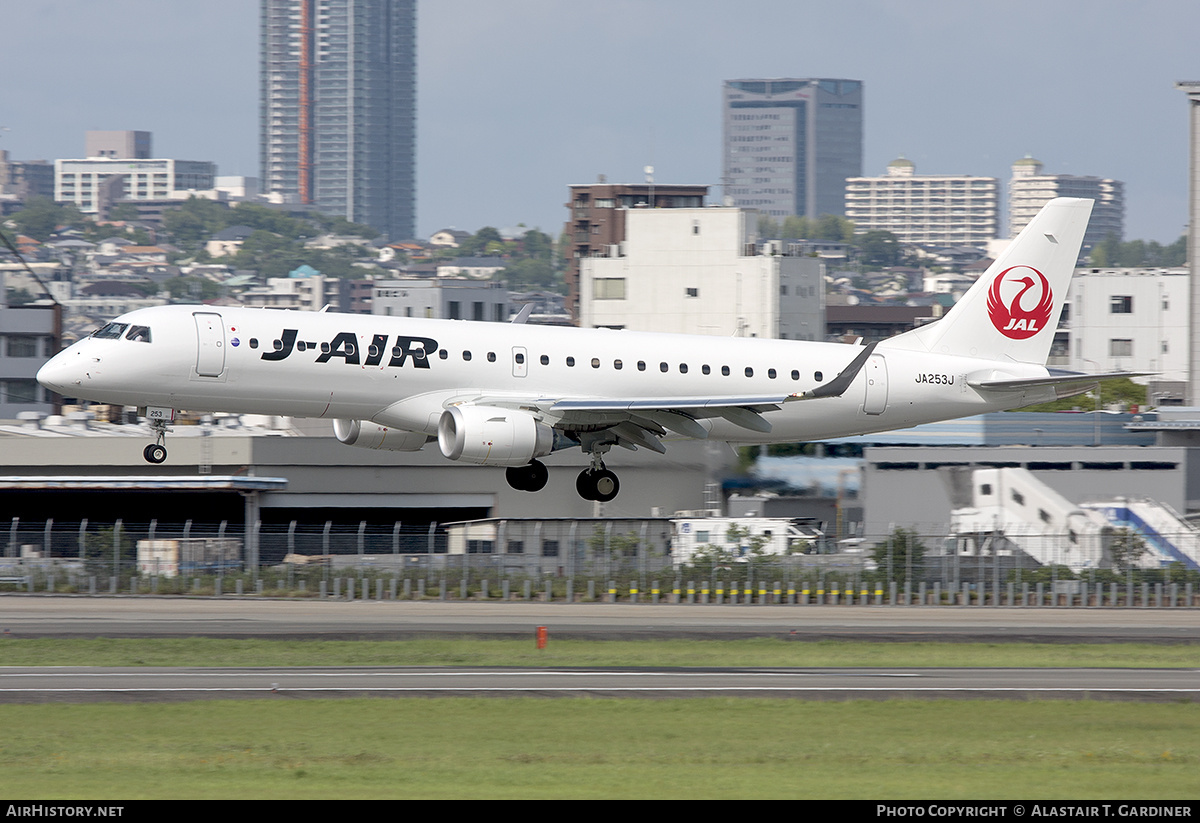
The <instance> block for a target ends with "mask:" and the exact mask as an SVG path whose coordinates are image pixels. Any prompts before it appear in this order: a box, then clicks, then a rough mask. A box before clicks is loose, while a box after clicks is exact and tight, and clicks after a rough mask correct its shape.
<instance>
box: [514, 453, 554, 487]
mask: <svg viewBox="0 0 1200 823" xmlns="http://www.w3.org/2000/svg"><path fill="white" fill-rule="evenodd" d="M504 479H505V480H507V481H508V485H510V486H512V487H513V488H514V489H516V490H517V491H522V492H540V491H541V490H542V489H544V488H545V487H546V481H547V480H549V479H550V472H548V471H547V470H546V465H545V464H544V463H542V461H540V460H531V461H530V462H529V465H527V466H510V467H509V468H507V469H505V470H504Z"/></svg>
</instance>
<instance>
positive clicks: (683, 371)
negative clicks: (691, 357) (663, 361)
mask: <svg viewBox="0 0 1200 823" xmlns="http://www.w3.org/2000/svg"><path fill="white" fill-rule="evenodd" d="M679 373H680V374H687V363H680V364H679Z"/></svg>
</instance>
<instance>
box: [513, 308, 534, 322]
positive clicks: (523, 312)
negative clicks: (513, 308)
mask: <svg viewBox="0 0 1200 823" xmlns="http://www.w3.org/2000/svg"><path fill="white" fill-rule="evenodd" d="M531 314H533V304H532V303H526V304H525V305H523V306H521V309H520V311H518V312H517V313H516V314H514V315H513V318H512V320H509V321H508V322H510V323H518V324H522V323H524V322H525V321H526V320H528V319H529V315H531Z"/></svg>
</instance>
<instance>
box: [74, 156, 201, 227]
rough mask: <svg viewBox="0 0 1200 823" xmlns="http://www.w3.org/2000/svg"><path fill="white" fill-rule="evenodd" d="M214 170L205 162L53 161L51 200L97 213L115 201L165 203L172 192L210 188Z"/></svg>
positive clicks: (108, 159) (89, 159)
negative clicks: (72, 204) (52, 198)
mask: <svg viewBox="0 0 1200 823" xmlns="http://www.w3.org/2000/svg"><path fill="white" fill-rule="evenodd" d="M216 170H217V167H216V165H215V164H213V163H210V162H208V161H205V160H168V159H145V160H139V159H119V158H118V159H114V158H107V157H89V158H86V159H83V160H55V161H54V199H55V200H56V201H58V202H60V203H74V204H75V206H76V207H77V208H78V209H79V210H80V211H81V212H83V213H84V214H101V213H103V212H104V210H105V209H106V208H107V207H108V206H109V205H110V204H111V203H112V202H114V201H116V200H165V199H167V198H169V197H171V196H172V194H173V193H174V192H186V191H188V190H190V189H196V190H204V189H211V188H212V187H213V180H214V177H215V175H216Z"/></svg>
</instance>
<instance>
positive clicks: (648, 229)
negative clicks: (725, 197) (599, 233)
mask: <svg viewBox="0 0 1200 823" xmlns="http://www.w3.org/2000/svg"><path fill="white" fill-rule="evenodd" d="M626 221H627V222H626V239H625V241H624V242H622V243H620V244H617V245H614V246H610V247H609V248H608V256H607V257H588V258H584V259H582V260H581V261H580V263H581V266H580V325H581V326H583V327H585V328H589V327H590V328H600V327H604V328H622V329H633V330H635V331H658V332H676V333H683V334H715V335H726V336H729V335H739V336H742V337H774V338H782V339H788V340H822V339H824V336H825V289H824V279H823V277H824V272H823V268H824V267H823V264H822V263H821V262H820V261H819V260H818V259H817V258H814V257H808V256H800V254H799V252H798V246H797V248H796V249H793V248H789V247H788V245H787V244H782V243H778V242H775V243H772V244H761V245H760V244H759V243H758V238H757V236H756V231H757V229H756V227H757V224H758V212H757V211H755V210H752V209H751V210H743V209H730V208H698V209H630V210H629V211H628V214H627V215H626ZM793 254H794V255H795V256H793Z"/></svg>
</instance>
